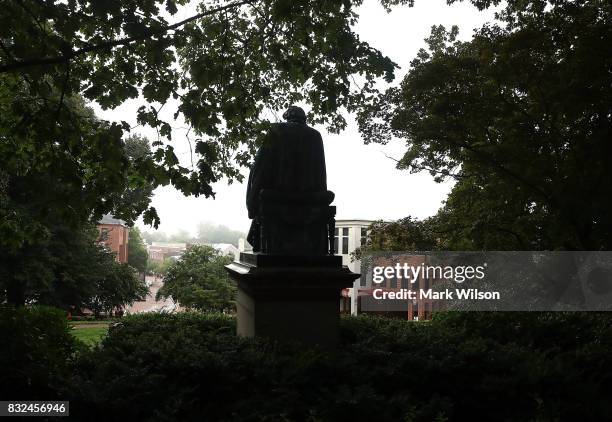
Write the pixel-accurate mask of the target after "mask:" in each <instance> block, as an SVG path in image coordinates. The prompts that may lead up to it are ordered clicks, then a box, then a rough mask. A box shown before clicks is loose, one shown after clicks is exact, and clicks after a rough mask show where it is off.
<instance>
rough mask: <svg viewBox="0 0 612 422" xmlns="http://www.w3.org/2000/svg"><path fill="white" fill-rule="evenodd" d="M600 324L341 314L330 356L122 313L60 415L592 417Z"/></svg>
mask: <svg viewBox="0 0 612 422" xmlns="http://www.w3.org/2000/svg"><path fill="white" fill-rule="evenodd" d="M609 321H610V319H609V318H608V317H607V316H605V315H601V314H587V315H585V314H560V313H557V314H520V313H513V314H503V313H498V314H475V313H473V314H455V313H453V314H440V315H439V316H438V317H437V318H436V319H435V320H434V321H431V322H428V323H409V322H405V321H398V320H388V319H381V318H372V317H349V318H344V319H343V320H342V346H341V348H340V349H339V350H338V351H336V352H333V353H332V352H326V351H324V350H312V349H305V348H304V347H301V346H299V345H291V344H277V343H274V342H271V341H266V340H261V339H257V340H249V339H240V338H237V337H236V336H235V335H234V331H235V328H234V320H233V318H231V317H228V316H224V315H217V314H199V313H185V314H180V315H165V314H155V315H141V316H133V317H128V318H125V319H124V320H123V321H122V322H121V323H120V324H119V325H117V326H115V327H114V328H113V329H111V331H110V333H109V336H108V337H107V338H106V339H105V340H104V341H103V342H102V344H101V345H100V346H99V347H97V348H94V349H93V350H92V351H89V352H84V353H83V354H82V355H81V357H80V359H79V361H78V365H77V368H76V372H75V373H76V375H75V378H74V379H73V385H75V389H74V390H73V393H74V394H75V397H73V399H72V400H73V402H71V408H72V409H74V411H75V412H86V413H87V414H88V415H92V416H91V417H92V418H98V419H99V420H109V419H111V420H112V419H114V418H117V417H119V416H120V417H121V418H122V419H135V420H202V418H204V419H206V420H239V421H243V420H248V421H250V420H252V421H260V420H273V421H277V420H299V421H302V420H311V421H336V420H378V421H384V420H389V421H396V420H414V421H421V420H423V421H429V420H435V419H438V420H463V419H467V418H472V417H474V416H475V415H478V418H479V419H484V420H521V421H524V420H568V419H572V418H575V419H579V420H603V419H605V415H609V414H612V406H611V404H610V402H609V400H607V393H606V392H607V391H612V354H611V353H610V351H611V350H612V344H611V343H612V328H610V324H609Z"/></svg>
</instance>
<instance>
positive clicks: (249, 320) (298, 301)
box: [226, 253, 359, 347]
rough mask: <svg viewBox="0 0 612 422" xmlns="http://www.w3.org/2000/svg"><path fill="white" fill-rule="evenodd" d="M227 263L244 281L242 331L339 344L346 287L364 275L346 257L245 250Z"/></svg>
mask: <svg viewBox="0 0 612 422" xmlns="http://www.w3.org/2000/svg"><path fill="white" fill-rule="evenodd" d="M226 269H227V271H228V272H229V274H230V277H231V278H232V279H233V280H235V281H236V282H237V284H238V300H237V310H238V321H237V322H238V327H237V331H238V335H240V336H245V337H253V336H258V337H269V338H272V339H277V340H288V341H299V342H302V343H304V344H308V345H315V344H317V345H320V346H324V347H334V346H336V345H337V344H338V340H339V326H338V325H339V318H340V292H341V290H342V289H343V288H347V287H350V286H352V284H353V281H354V280H355V279H356V278H358V277H359V274H356V273H353V272H352V271H350V270H349V269H348V268H347V267H346V266H342V257H339V256H279V255H266V254H258V253H254V254H248V253H242V254H240V262H233V263H231V264H230V265H227V266H226Z"/></svg>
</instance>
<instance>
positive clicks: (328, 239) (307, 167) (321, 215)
mask: <svg viewBox="0 0 612 422" xmlns="http://www.w3.org/2000/svg"><path fill="white" fill-rule="evenodd" d="M283 118H284V119H285V120H286V122H283V123H277V124H274V125H272V128H271V129H270V131H269V132H268V133H267V134H266V135H265V136H264V138H263V140H262V144H261V146H260V148H259V150H258V152H257V155H256V157H255V163H254V165H253V167H252V169H251V173H250V175H249V182H248V186H247V197H246V203H247V209H248V213H249V218H251V219H253V221H252V223H251V228H250V230H249V234H248V238H247V240H248V241H249V243H250V244H251V245H252V246H253V251H254V252H263V253H268V254H276V255H329V254H333V232H334V225H335V223H334V215H335V207H331V206H330V205H329V204H330V203H331V202H332V201H333V199H334V194H333V192H330V191H328V190H327V174H326V170H325V153H324V151H323V140H322V138H321V134H320V133H319V132H318V131H317V130H315V129H313V128H311V127H309V126H308V125H307V124H306V114H305V113H304V110H302V109H301V108H299V107H296V106H291V107H289V109H288V110H287V111H286V112H285V113H284V114H283Z"/></svg>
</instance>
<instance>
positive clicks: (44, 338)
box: [0, 306, 77, 400]
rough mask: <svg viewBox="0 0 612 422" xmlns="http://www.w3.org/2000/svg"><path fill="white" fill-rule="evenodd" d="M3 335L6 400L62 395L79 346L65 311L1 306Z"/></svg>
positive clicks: (0, 378) (0, 359) (0, 362)
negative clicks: (70, 329)
mask: <svg viewBox="0 0 612 422" xmlns="http://www.w3.org/2000/svg"><path fill="white" fill-rule="evenodd" d="M0 338H2V339H3V340H2V347H1V348H0V368H2V370H1V371H0V385H1V387H0V389H1V390H0V391H1V394H0V397H2V399H3V400H10V399H15V400H18V399H20V400H37V399H40V400H42V399H44V400H50V399H53V398H56V397H58V396H61V393H59V391H60V390H62V389H63V388H64V386H65V383H66V380H67V379H69V373H70V372H69V371H70V365H69V363H70V359H71V357H72V355H73V353H74V352H75V349H76V347H77V345H76V343H75V341H74V339H73V337H72V336H71V334H70V331H69V327H68V322H67V320H66V314H65V312H63V311H61V310H58V309H54V308H48V307H44V306H32V307H19V308H14V307H10V306H0Z"/></svg>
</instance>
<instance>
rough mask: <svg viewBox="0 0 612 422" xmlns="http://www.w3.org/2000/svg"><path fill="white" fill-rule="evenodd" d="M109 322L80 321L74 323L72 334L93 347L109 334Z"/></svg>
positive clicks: (72, 324)
mask: <svg viewBox="0 0 612 422" xmlns="http://www.w3.org/2000/svg"><path fill="white" fill-rule="evenodd" d="M109 324H110V322H108V321H82V322H81V321H78V322H73V323H71V324H70V325H71V326H72V330H71V333H72V335H73V336H74V337H75V338H76V339H77V340H80V341H82V342H83V343H85V344H87V345H88V346H93V345H94V344H96V343H99V342H100V341H101V340H102V337H104V336H105V335H106V333H107V332H108V325H109Z"/></svg>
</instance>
